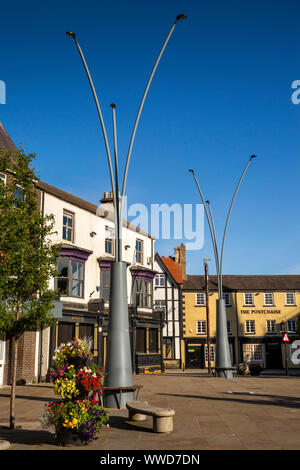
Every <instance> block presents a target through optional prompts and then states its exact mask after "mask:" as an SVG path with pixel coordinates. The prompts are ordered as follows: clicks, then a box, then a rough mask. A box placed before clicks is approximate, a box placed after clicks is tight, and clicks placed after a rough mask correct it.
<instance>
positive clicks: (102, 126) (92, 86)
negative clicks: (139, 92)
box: [66, 31, 117, 226]
mask: <svg viewBox="0 0 300 470" xmlns="http://www.w3.org/2000/svg"><path fill="white" fill-rule="evenodd" d="M66 35H67V36H69V37H71V38H73V39H74V41H75V43H76V46H77V50H78V52H79V55H80V57H81V60H82V63H83V66H84V69H85V72H86V75H87V77H88V80H89V84H90V87H91V90H92V93H93V97H94V101H95V104H96V108H97V112H98V115H99V120H100V124H101V128H102V134H103V138H104V143H105V149H106V154H107V161H108V167H109V175H110V182H111V188H112V193H113V204H114V207H115V211H114V212H115V214H114V218H115V226H116V225H117V218H116V188H115V183H114V176H113V167H112V161H111V156H110V150H109V145H108V139H107V134H106V129H105V124H104V121H103V117H102V112H101V108H100V104H99V100H98V97H97V93H96V90H95V87H94V83H93V80H92V77H91V74H90V71H89V68H88V66H87V63H86V60H85V58H84V55H83V52H82V50H81V47H80V45H79V43H78V40H77V37H76V34H75V33H73V32H71V31H68V32H67V33H66Z"/></svg>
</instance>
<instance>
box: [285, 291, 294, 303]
mask: <svg viewBox="0 0 300 470" xmlns="http://www.w3.org/2000/svg"><path fill="white" fill-rule="evenodd" d="M285 303H286V305H295V293H294V292H286V293H285Z"/></svg>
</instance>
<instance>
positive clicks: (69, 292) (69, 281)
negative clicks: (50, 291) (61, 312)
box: [56, 256, 85, 299]
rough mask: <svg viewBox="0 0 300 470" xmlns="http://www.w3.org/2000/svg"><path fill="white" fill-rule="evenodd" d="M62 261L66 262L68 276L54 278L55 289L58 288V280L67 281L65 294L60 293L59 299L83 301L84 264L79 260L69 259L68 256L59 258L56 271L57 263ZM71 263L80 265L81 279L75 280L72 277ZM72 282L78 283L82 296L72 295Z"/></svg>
mask: <svg viewBox="0 0 300 470" xmlns="http://www.w3.org/2000/svg"><path fill="white" fill-rule="evenodd" d="M62 260H67V262H68V264H67V269H68V276H59V272H58V275H57V276H56V288H58V282H59V280H60V279H63V280H66V281H67V293H63V292H62V293H61V294H60V296H61V297H72V298H75V299H84V288H85V262H84V261H80V260H74V259H72V258H71V257H68V256H60V257H59V259H58V262H57V270H58V265H59V262H60V261H62ZM73 263H77V264H80V265H82V279H77V278H74V277H73ZM73 281H79V282H80V285H81V294H82V295H80V296H79V295H73V293H72V286H73Z"/></svg>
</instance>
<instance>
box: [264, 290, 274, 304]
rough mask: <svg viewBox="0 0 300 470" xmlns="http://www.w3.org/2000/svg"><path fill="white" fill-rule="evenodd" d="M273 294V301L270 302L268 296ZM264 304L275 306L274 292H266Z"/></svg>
mask: <svg viewBox="0 0 300 470" xmlns="http://www.w3.org/2000/svg"><path fill="white" fill-rule="evenodd" d="M269 295H270V296H272V303H269V300H267V296H269ZM264 305H265V306H266V307H273V306H274V292H264Z"/></svg>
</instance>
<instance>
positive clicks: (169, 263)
mask: <svg viewBox="0 0 300 470" xmlns="http://www.w3.org/2000/svg"><path fill="white" fill-rule="evenodd" d="M160 259H161V260H162V262H163V263H164V265H165V266H166V268H167V270H168V271H169V272H170V273H171V275H172V276H173V278H174V279H175V281H176V282H178V284H182V265H181V264H179V263H175V261H174V258H172V256H161V257H160Z"/></svg>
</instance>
